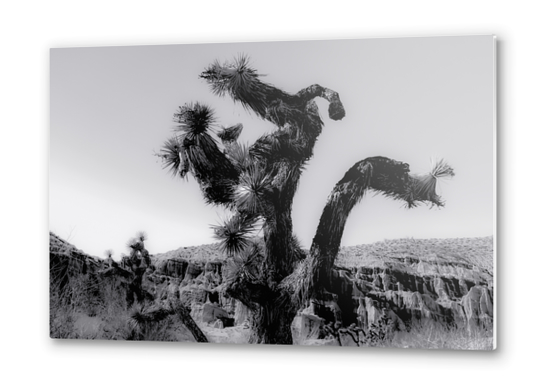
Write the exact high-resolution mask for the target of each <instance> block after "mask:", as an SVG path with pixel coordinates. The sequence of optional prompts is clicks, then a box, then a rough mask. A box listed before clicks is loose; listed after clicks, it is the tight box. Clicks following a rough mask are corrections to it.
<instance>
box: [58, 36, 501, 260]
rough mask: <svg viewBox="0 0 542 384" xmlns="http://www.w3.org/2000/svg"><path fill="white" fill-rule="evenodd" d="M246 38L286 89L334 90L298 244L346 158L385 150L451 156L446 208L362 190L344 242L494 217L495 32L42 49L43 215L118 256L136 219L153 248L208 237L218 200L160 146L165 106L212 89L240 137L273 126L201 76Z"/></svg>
mask: <svg viewBox="0 0 542 384" xmlns="http://www.w3.org/2000/svg"><path fill="white" fill-rule="evenodd" d="M239 53H245V54H247V55H248V56H250V58H251V62H252V65H253V66H254V67H255V68H256V69H258V71H259V72H260V73H263V74H266V75H267V76H266V77H265V78H264V81H266V82H269V83H271V84H273V85H275V86H277V87H280V88H282V89H283V90H285V91H287V92H291V93H295V92H297V91H299V90H300V89H302V88H304V87H306V86H309V85H311V84H314V83H318V84H320V85H322V86H324V87H328V88H331V89H333V90H335V91H337V92H339V94H340V97H341V100H342V102H343V104H344V106H345V109H346V117H345V118H344V119H343V120H341V121H332V120H330V119H329V118H328V117H327V102H325V101H323V100H322V101H318V104H319V106H320V107H321V108H320V113H321V115H322V117H323V120H324V123H325V127H324V131H323V133H322V135H321V136H320V138H319V141H318V143H317V144H316V147H315V151H314V157H313V159H312V160H311V161H310V162H309V164H308V166H307V170H306V171H305V173H304V175H303V177H302V179H301V183H300V186H299V189H298V194H297V197H296V199H295V201H294V227H295V231H296V233H297V235H298V236H299V238H300V239H301V241H302V243H303V245H304V246H307V247H308V246H309V245H310V243H311V240H312V237H313V236H314V232H315V230H316V226H317V224H318V219H319V217H320V213H321V211H322V209H323V207H324V205H325V202H326V198H327V196H328V194H329V192H330V191H331V189H332V188H333V186H334V185H335V183H336V182H337V181H338V180H339V179H340V178H341V177H342V176H343V175H344V173H345V172H346V171H347V170H348V168H350V167H351V166H352V165H353V164H354V163H355V162H357V161H359V160H362V159H364V158H366V157H369V156H376V155H381V156H387V157H391V158H393V159H396V160H400V161H404V162H407V163H409V164H410V168H411V170H412V171H415V172H425V171H427V170H428V169H429V167H430V159H431V158H432V157H433V158H435V157H436V158H441V157H443V158H445V159H446V160H447V161H448V162H449V163H450V164H451V165H452V166H453V167H454V168H455V171H456V177H455V178H454V179H452V180H449V181H445V182H444V183H442V184H441V187H440V189H441V194H442V196H443V198H444V200H446V207H445V208H443V209H440V210H439V209H429V207H426V206H421V207H419V208H416V209H412V210H406V209H404V208H403V207H402V203H401V202H398V201H392V200H388V199H385V198H383V197H380V196H376V197H373V196H371V195H369V196H366V197H365V198H364V199H363V200H362V202H361V203H360V204H359V206H358V207H356V208H355V209H354V210H353V212H352V214H351V216H350V218H349V220H348V223H347V226H346V229H345V233H344V237H343V241H342V245H355V244H362V243H370V242H375V241H379V240H383V239H392V238H402V237H415V238H429V237H474V236H488V235H491V234H492V232H493V125H494V120H493V108H494V105H493V92H494V72H493V65H494V62H493V60H494V43H493V37H492V36H475V37H473V36H470V37H438V38H400V39H367V40H339V41H310V42H309V41H307V42H276V43H245V44H206V45H168V46H133V47H103V48H63V49H52V50H51V99H50V100H51V136H50V146H51V151H50V176H49V181H50V187H49V192H50V193H49V196H50V197H49V201H50V203H49V204H50V210H49V217H50V229H51V230H52V231H54V232H55V233H57V234H58V235H59V236H61V237H63V238H70V241H71V242H72V243H73V244H74V245H75V246H77V247H78V248H80V249H82V250H84V251H85V252H87V253H90V254H93V255H96V256H100V257H101V256H103V252H104V250H106V249H108V248H111V249H114V250H115V257H116V258H118V257H119V255H120V253H121V252H125V243H126V241H127V240H128V239H129V238H130V237H132V236H133V235H134V234H135V232H136V231H138V230H145V231H146V232H147V233H148V235H149V240H148V246H147V247H148V249H149V251H150V252H151V253H159V252H165V251H168V250H171V249H175V248H178V247H180V246H188V245H198V244H202V243H209V242H213V241H214V239H213V238H212V231H211V229H210V228H209V225H210V224H216V223H217V222H218V221H219V219H220V218H221V217H222V216H223V215H224V212H223V211H222V210H220V209H217V208H215V207H212V206H206V205H205V204H204V202H203V199H202V198H201V194H200V192H199V188H198V185H197V183H196V182H195V181H194V180H193V179H192V178H191V177H190V179H189V181H188V182H186V181H182V180H180V179H172V177H171V176H170V175H169V174H167V173H166V171H165V170H162V166H161V163H160V161H159V159H158V158H156V157H155V156H153V152H154V151H158V150H159V149H160V147H161V145H162V143H163V142H164V140H166V139H167V138H168V137H169V136H170V135H171V133H172V131H171V128H172V127H173V126H174V123H173V121H172V117H173V113H174V112H175V110H176V109H177V107H178V106H180V105H183V104H184V103H186V102H190V101H199V102H203V103H207V104H209V105H211V106H212V107H213V108H214V109H215V110H216V116H217V117H218V123H219V124H223V125H230V124H235V123H239V122H241V123H243V124H244V126H245V128H244V131H243V134H242V136H241V140H243V141H247V142H252V141H254V140H255V139H256V138H257V137H259V136H260V135H261V134H263V133H264V132H266V131H267V130H271V129H273V126H272V125H271V124H269V123H266V122H262V121H261V120H259V119H258V118H256V117H255V116H254V115H250V114H247V112H246V111H245V110H244V109H243V108H242V107H241V106H240V105H236V104H234V103H233V102H232V100H231V99H229V98H219V97H217V96H214V95H213V94H212V93H211V92H210V90H209V88H208V86H207V84H206V83H205V82H204V81H203V80H201V79H199V78H198V75H199V74H200V73H201V72H202V71H203V69H204V68H205V67H206V66H207V65H208V64H210V63H211V62H213V61H214V60H215V59H220V60H229V59H232V58H234V57H235V56H236V55H238V54H239Z"/></svg>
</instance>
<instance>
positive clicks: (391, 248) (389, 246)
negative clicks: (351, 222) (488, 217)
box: [336, 236, 493, 269]
mask: <svg viewBox="0 0 542 384" xmlns="http://www.w3.org/2000/svg"><path fill="white" fill-rule="evenodd" d="M383 257H386V258H404V257H415V258H420V259H422V260H431V259H434V260H439V261H441V262H444V263H446V262H448V263H450V262H452V263H464V264H469V265H476V266H480V267H486V268H489V269H491V268H490V267H491V266H492V265H493V236H487V237H469V238H450V239H409V238H407V239H394V240H384V241H379V242H376V243H372V244H364V245H355V246H350V247H341V250H340V251H339V255H338V257H337V261H336V265H337V266H341V267H345V268H352V267H361V266H366V265H367V263H372V264H374V263H378V261H379V260H381V259H382V258H383Z"/></svg>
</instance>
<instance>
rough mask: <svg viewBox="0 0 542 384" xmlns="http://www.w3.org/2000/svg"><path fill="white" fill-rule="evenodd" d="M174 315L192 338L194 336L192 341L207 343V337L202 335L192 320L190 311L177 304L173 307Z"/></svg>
mask: <svg viewBox="0 0 542 384" xmlns="http://www.w3.org/2000/svg"><path fill="white" fill-rule="evenodd" d="M175 313H176V314H177V316H178V317H179V320H181V322H182V323H183V324H184V326H185V327H186V328H187V329H188V330H189V331H190V333H192V336H194V339H196V341H197V342H198V343H208V342H209V340H207V336H205V334H204V333H203V331H202V330H201V329H200V327H198V325H197V324H196V322H195V321H194V319H192V316H190V311H189V310H188V308H186V307H185V306H184V305H182V304H181V303H177V305H176V306H175Z"/></svg>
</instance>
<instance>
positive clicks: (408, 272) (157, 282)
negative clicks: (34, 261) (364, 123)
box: [50, 234, 493, 345]
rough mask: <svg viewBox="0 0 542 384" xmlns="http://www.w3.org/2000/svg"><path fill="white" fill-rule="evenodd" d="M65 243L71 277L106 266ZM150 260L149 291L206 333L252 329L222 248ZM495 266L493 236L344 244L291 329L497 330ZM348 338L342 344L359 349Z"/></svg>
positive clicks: (54, 242)
mask: <svg viewBox="0 0 542 384" xmlns="http://www.w3.org/2000/svg"><path fill="white" fill-rule="evenodd" d="M59 241H63V240H61V239H59V238H58V237H56V236H54V235H53V234H52V235H51V248H50V249H51V252H50V253H51V260H53V259H54V260H59V259H62V258H63V257H64V258H65V259H66V260H69V262H67V263H64V264H63V265H67V266H66V267H65V268H68V269H69V270H70V273H76V272H77V271H78V272H79V273H81V272H82V271H83V270H84V269H85V268H86V269H92V270H96V269H100V268H102V266H101V263H103V260H100V259H98V258H94V257H91V256H89V257H87V258H85V257H84V256H85V254H84V253H82V252H81V251H79V250H77V249H75V247H73V246H72V248H63V249H64V251H63V252H64V254H65V253H66V249H68V250H69V252H68V253H70V255H69V256H70V257H67V256H66V255H64V256H62V255H63V254H57V253H55V249H56V248H55V247H57V246H58V245H59V244H61V243H59ZM86 256H88V255H86ZM66 257H67V258H66ZM151 260H152V268H149V269H148V271H147V272H146V273H145V276H144V281H143V287H144V288H145V290H146V291H147V292H148V293H149V294H150V296H149V297H151V296H152V297H153V298H154V300H155V301H156V302H157V303H159V302H167V301H170V300H177V299H179V300H181V301H182V302H183V303H184V304H185V305H186V306H187V307H188V308H190V310H191V315H192V317H193V318H194V320H195V321H196V322H197V323H198V324H201V325H202V326H203V327H204V328H209V327H211V328H220V329H223V328H228V327H234V326H237V327H246V326H247V322H248V319H249V313H248V312H249V311H248V309H247V308H246V307H245V306H244V305H243V304H242V303H240V302H238V301H237V300H235V299H232V298H230V297H227V295H225V294H224V293H223V291H222V289H221V288H222V281H223V278H222V272H223V264H224V261H225V257H224V256H223V255H222V254H221V253H220V251H219V249H218V246H217V245H216V244H210V245H204V246H199V247H182V248H179V249H177V250H174V251H170V252H167V253H164V254H157V255H151ZM492 262H493V238H492V237H486V238H472V239H442V240H440V239H429V240H414V239H401V240H391V241H384V242H379V243H374V244H370V245H361V246H355V247H343V248H342V249H341V251H340V254H339V255H338V258H337V263H336V265H337V267H336V268H335V269H334V273H333V291H334V292H333V293H330V294H329V298H328V299H327V300H325V301H320V302H313V303H311V305H310V306H309V307H308V308H304V309H303V310H301V311H299V313H298V316H297V317H296V318H295V320H294V323H293V324H292V332H293V335H294V340H295V341H296V342H297V343H299V344H304V343H310V340H313V341H314V340H316V341H317V340H322V339H324V338H326V337H327V336H329V332H327V333H326V327H327V328H329V326H330V325H334V326H335V328H339V329H346V328H347V327H348V326H350V327H352V326H355V327H356V328H357V329H361V330H365V331H367V330H368V329H370V328H371V327H372V326H374V325H375V324H378V322H379V321H380V320H381V319H383V318H386V319H389V320H390V324H391V327H393V329H394V330H408V329H410V328H412V327H415V326H418V325H425V324H427V323H436V324H439V325H443V326H454V327H459V328H466V329H475V328H484V329H491V328H492V325H493V267H492ZM51 263H52V265H53V264H54V263H53V261H52V262H51ZM56 264H57V265H59V263H58V262H57V263H56ZM60 264H61V263H60ZM345 335H348V333H345V332H343V333H342V336H341V338H343V340H342V342H341V344H342V345H354V344H355V343H353V342H352V340H351V338H348V337H346V339H345ZM313 344H314V343H313Z"/></svg>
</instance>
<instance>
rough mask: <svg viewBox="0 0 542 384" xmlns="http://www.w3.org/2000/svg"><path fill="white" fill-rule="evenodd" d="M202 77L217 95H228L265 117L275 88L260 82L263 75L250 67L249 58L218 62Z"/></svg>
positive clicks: (241, 57) (203, 73) (243, 57)
mask: <svg viewBox="0 0 542 384" xmlns="http://www.w3.org/2000/svg"><path fill="white" fill-rule="evenodd" d="M200 77H201V78H203V79H205V80H206V81H207V82H208V83H209V85H210V86H211V90H212V92H213V93H215V94H216V95H219V96H225V95H226V94H228V95H230V97H231V98H232V99H233V100H234V101H238V102H240V103H241V104H242V105H243V107H245V108H246V109H251V110H253V111H254V112H256V113H257V114H258V115H259V116H260V117H262V118H264V117H265V111H266V99H267V98H268V96H269V93H270V92H271V91H272V90H274V88H273V87H271V86H269V85H267V84H265V83H263V82H262V81H261V80H260V77H261V75H260V74H259V73H258V71H256V70H255V69H254V68H252V67H251V66H250V64H249V60H248V57H247V56H244V55H240V56H238V57H237V58H236V59H235V60H234V61H233V62H225V63H220V62H219V61H218V60H217V61H215V62H214V63H213V64H211V65H210V66H209V67H207V68H206V69H205V71H203V72H202V73H201V75H200Z"/></svg>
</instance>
